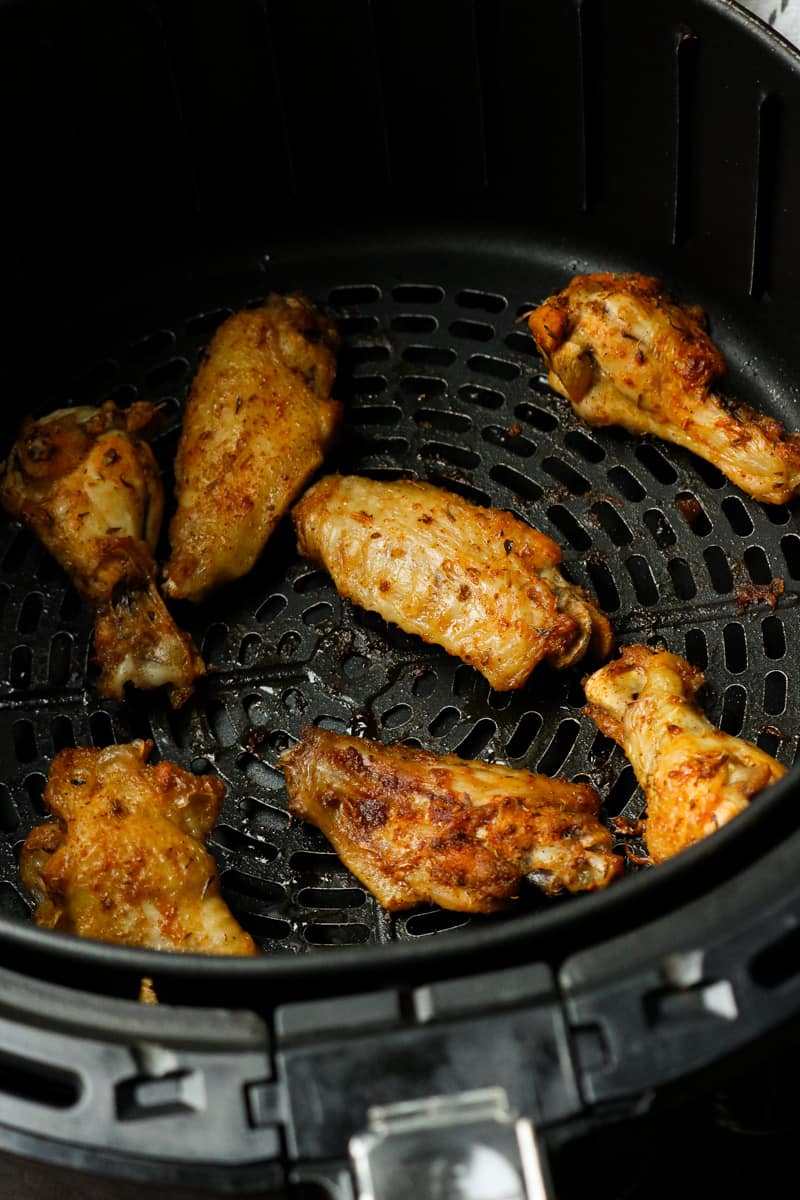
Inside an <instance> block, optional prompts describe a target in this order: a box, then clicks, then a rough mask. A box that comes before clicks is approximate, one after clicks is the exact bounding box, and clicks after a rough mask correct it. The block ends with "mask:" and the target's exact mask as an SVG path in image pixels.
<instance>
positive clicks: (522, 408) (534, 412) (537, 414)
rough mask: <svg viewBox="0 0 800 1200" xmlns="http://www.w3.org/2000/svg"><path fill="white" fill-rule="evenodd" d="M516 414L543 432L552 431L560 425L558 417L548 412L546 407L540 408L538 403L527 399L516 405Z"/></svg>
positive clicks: (527, 423)
mask: <svg viewBox="0 0 800 1200" xmlns="http://www.w3.org/2000/svg"><path fill="white" fill-rule="evenodd" d="M514 416H515V417H518V418H519V419H520V421H524V422H525V424H526V425H532V426H533V427H534V429H538V430H540V431H541V432H542V433H550V432H552V430H553V429H555V428H556V426H557V425H558V418H557V417H556V416H554V415H553V413H551V412H548V411H547V409H546V408H539V406H538V404H529V403H528V402H527V401H525V402H523V403H522V404H518V405H517V406H516V408H515V409H514Z"/></svg>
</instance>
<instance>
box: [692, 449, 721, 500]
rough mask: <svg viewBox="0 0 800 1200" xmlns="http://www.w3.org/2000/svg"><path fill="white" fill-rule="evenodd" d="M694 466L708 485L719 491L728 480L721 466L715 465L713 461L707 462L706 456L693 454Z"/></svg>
mask: <svg viewBox="0 0 800 1200" xmlns="http://www.w3.org/2000/svg"><path fill="white" fill-rule="evenodd" d="M692 467H693V468H694V470H695V471H696V472H697V474H698V475H699V476H700V478H701V479H702V481H703V483H704V484H705V485H706V487H710V488H712V489H713V490H714V491H718V490H719V488H721V487H724V486H725V484H726V483H727V482H728V481H727V479H726V478H725V476H724V475H723V474H722V471H720V469H719V467H715V466H714V465H713V463H710V462H706V460H705V459H704V458H700V457H698V456H696V455H695V456H693V458H692Z"/></svg>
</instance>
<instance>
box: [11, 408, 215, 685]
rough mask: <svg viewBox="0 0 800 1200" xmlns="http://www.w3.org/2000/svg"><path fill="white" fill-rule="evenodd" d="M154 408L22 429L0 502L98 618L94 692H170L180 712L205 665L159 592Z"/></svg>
mask: <svg viewBox="0 0 800 1200" xmlns="http://www.w3.org/2000/svg"><path fill="white" fill-rule="evenodd" d="M155 414H156V409H155V406H154V405H152V404H149V403H147V402H144V401H141V402H139V403H136V404H133V405H132V406H131V407H130V408H129V409H127V410H126V411H124V412H123V411H121V410H120V409H118V408H117V407H116V406H115V405H114V404H113V403H111V402H108V403H107V404H104V405H103V406H102V408H88V407H83V408H64V409H58V410H56V411H55V412H52V413H50V415H49V416H47V417H43V418H42V419H41V420H38V421H34V420H32V419H30V418H29V419H28V420H26V421H25V422H24V424H23V426H22V429H21V431H20V434H19V438H18V439H17V441H16V443H15V444H14V446H13V448H12V450H11V452H10V454H9V456H8V458H7V460H6V462H5V464H4V466H3V468H2V476H1V477H0V501H1V502H2V504H3V506H4V508H6V510H7V511H8V512H9V513H10V514H11V516H13V517H16V518H17V519H18V520H21V521H24V522H25V523H26V524H27V525H29V526H30V528H31V529H32V530H33V531H34V533H35V534H36V535H37V536H38V537H39V538H40V539H41V540H42V541H43V542H44V544H45V546H46V547H47V549H48V550H49V551H50V553H51V554H52V555H53V557H54V558H56V559H57V560H58V562H59V563H60V564H61V566H62V567H63V568H64V570H65V571H66V572H67V574H68V575H69V576H70V578H71V579H72V582H73V583H74V584H75V587H76V588H77V590H78V591H79V592H80V594H81V596H83V598H84V599H85V600H87V601H88V602H89V604H90V605H91V607H92V608H93V610H94V612H95V617H96V619H95V628H94V652H95V657H96V659H97V663H98V665H99V667H100V678H99V681H98V685H97V686H98V690H99V691H100V692H101V693H102V694H103V695H104V696H109V697H111V698H112V699H115V700H122V698H123V692H124V688H125V684H126V683H131V684H133V685H134V686H135V687H138V688H157V687H161V686H162V685H166V686H167V687H168V689H169V694H170V700H171V701H172V703H173V705H174V706H175V707H178V706H179V705H180V704H182V703H183V702H184V701H185V700H186V698H187V697H188V696H189V695H190V694H191V692H192V689H193V686H194V681H195V679H196V678H197V676H198V675H202V674H203V672H204V670H205V667H204V665H203V662H202V659H201V658H200V656H199V655H198V654H197V652H196V651H195V649H194V647H193V645H192V642H191V639H190V638H189V637H188V635H187V634H185V633H182V632H181V631H180V630H179V629H178V628H177V626H176V625H175V622H174V621H173V619H172V617H171V616H170V614H169V612H168V611H167V609H166V607H165V605H164V601H163V600H162V598H161V596H160V594H159V592H158V588H157V586H156V564H155V560H154V558H153V550H154V547H155V544H156V541H157V539H158V533H159V529H160V527H161V518H162V514H163V507H164V496H163V489H162V485H161V477H160V475H159V471H158V467H157V465H156V461H155V459H154V457H153V452H152V450H151V449H150V447H149V445H148V444H147V442H146V441H145V440H144V437H143V436H142V431H143V430H144V429H145V428H146V427H147V426H148V425H149V424H151V423H152V421H153V419H154V417H155Z"/></svg>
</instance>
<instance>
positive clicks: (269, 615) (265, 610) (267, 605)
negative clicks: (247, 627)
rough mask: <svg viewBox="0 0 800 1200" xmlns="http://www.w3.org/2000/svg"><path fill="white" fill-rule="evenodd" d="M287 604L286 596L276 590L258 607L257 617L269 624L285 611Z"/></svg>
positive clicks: (258, 619)
mask: <svg viewBox="0 0 800 1200" xmlns="http://www.w3.org/2000/svg"><path fill="white" fill-rule="evenodd" d="M287 604H288V600H287V599H286V597H285V596H284V595H283V594H282V593H281V592H275V593H274V594H273V595H272V596H267V598H266V600H265V601H264V603H263V604H261V605H260V606H259V607H258V608H257V609H256V613H255V619H256V620H257V621H260V622H261V623H262V624H264V625H269V623H270V622H271V621H274V620H275V618H276V617H277V616H279V615H280V614H281V613H282V612H283V610H284V609H285V608H286V605H287Z"/></svg>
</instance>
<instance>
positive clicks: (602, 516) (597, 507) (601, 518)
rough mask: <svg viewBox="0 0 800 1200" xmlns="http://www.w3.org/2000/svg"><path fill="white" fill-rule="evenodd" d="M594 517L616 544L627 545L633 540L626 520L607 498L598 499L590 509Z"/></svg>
mask: <svg viewBox="0 0 800 1200" xmlns="http://www.w3.org/2000/svg"><path fill="white" fill-rule="evenodd" d="M589 512H590V513H591V514H592V516H593V518H594V519H595V521H596V522H597V524H598V525H599V526H600V528H601V529H603V530H604V531H605V532H606V533H607V534H608V536H609V537H610V538H611V540H612V542H613V543H614V545H615V546H627V545H628V544H629V543H630V542H632V541H633V534H632V533H631V531H630V529H629V528H628V526H627V525H626V524H625V521H624V520H623V519H622V517H621V516H620V514H619V513H618V512H617V510H616V508H615V507H614V505H613V504H609V502H608V501H607V500H598V501H597V503H596V504H593V505H592V506H591V508H590V509H589Z"/></svg>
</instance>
